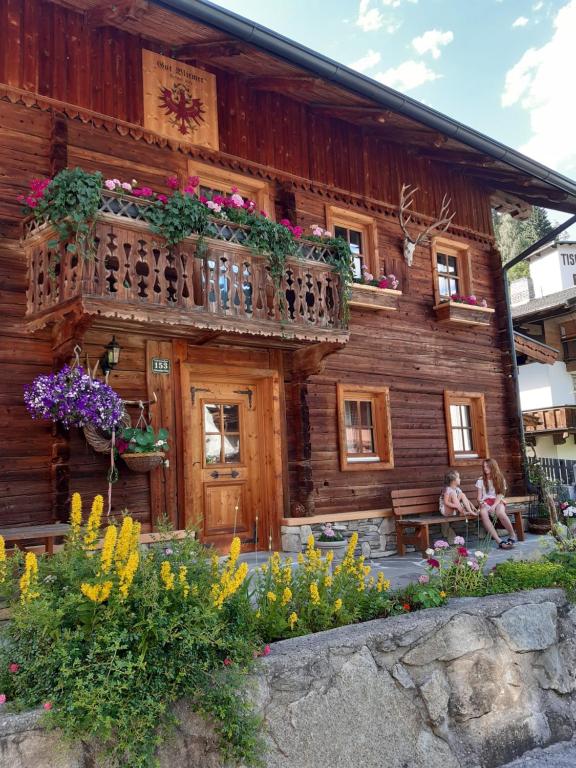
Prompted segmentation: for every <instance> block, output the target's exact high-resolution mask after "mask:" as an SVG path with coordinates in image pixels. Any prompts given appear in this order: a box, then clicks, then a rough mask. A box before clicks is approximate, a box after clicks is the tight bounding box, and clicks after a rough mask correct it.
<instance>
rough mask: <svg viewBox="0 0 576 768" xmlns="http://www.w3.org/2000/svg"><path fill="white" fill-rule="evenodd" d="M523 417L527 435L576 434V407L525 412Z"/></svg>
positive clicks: (564, 406) (565, 406)
mask: <svg viewBox="0 0 576 768" xmlns="http://www.w3.org/2000/svg"><path fill="white" fill-rule="evenodd" d="M523 417H524V429H525V431H526V434H527V435H528V434H532V435H537V434H545V433H549V434H552V433H557V432H568V433H576V405H562V406H560V407H558V408H542V409H540V410H533V411H524V412H523Z"/></svg>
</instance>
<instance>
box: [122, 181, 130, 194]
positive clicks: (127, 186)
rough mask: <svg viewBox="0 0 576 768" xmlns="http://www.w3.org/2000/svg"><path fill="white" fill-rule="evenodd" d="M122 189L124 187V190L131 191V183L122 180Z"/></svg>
mask: <svg viewBox="0 0 576 768" xmlns="http://www.w3.org/2000/svg"><path fill="white" fill-rule="evenodd" d="M122 189H125V190H126V192H132V184H130V183H129V182H127V181H123V182H122Z"/></svg>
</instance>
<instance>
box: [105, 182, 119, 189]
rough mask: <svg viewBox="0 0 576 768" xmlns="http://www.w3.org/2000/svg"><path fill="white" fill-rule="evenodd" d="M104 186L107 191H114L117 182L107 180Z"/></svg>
mask: <svg viewBox="0 0 576 768" xmlns="http://www.w3.org/2000/svg"><path fill="white" fill-rule="evenodd" d="M104 186H105V187H106V189H110V190H114V189H116V182H115V181H114V179H106V181H105V182H104Z"/></svg>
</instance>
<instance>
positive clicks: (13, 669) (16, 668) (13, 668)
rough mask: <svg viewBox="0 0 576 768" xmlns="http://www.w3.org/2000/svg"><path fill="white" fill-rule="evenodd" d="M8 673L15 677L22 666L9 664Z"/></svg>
mask: <svg viewBox="0 0 576 768" xmlns="http://www.w3.org/2000/svg"><path fill="white" fill-rule="evenodd" d="M8 671H9V672H11V673H12V674H13V675H15V674H16V673H17V672H19V671H20V664H9V665H8Z"/></svg>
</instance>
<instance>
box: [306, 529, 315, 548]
mask: <svg viewBox="0 0 576 768" xmlns="http://www.w3.org/2000/svg"><path fill="white" fill-rule="evenodd" d="M306 544H307V546H308V549H314V534H313V533H311V534H310V536H308V540H307V542H306Z"/></svg>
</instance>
